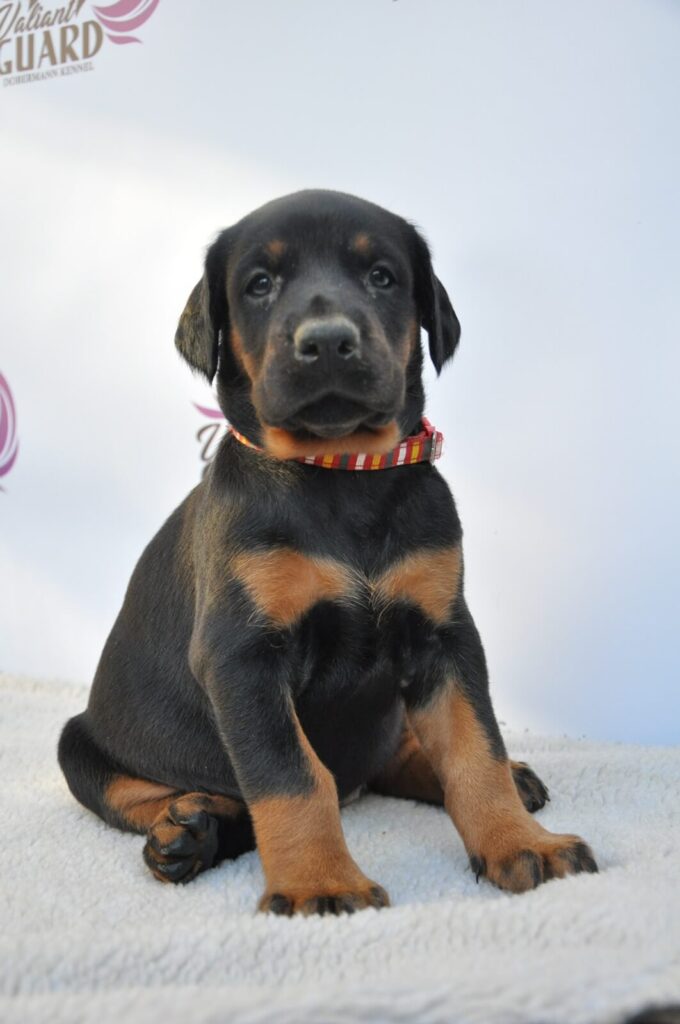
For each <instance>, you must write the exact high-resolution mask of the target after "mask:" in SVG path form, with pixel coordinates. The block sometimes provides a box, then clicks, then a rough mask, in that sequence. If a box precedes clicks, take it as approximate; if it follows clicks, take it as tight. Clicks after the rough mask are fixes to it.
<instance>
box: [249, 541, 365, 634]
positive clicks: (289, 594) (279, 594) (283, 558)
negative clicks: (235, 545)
mask: <svg viewBox="0 0 680 1024" xmlns="http://www.w3.org/2000/svg"><path fill="white" fill-rule="evenodd" d="M232 571H233V573H234V575H235V576H236V578H237V579H239V580H240V581H241V583H242V584H243V586H244V587H245V588H246V590H247V592H248V594H249V596H250V598H251V600H252V601H253V602H254V603H255V604H256V605H257V607H258V608H259V609H260V611H261V612H263V614H264V615H265V616H266V618H267V619H269V620H270V621H271V622H274V623H275V624H276V625H277V626H290V625H292V624H293V623H294V622H296V621H297V620H298V619H300V618H301V617H302V616H303V615H304V614H305V612H306V611H308V610H309V609H310V608H311V607H313V606H314V605H315V604H317V603H318V602H319V601H339V600H341V599H343V598H347V597H350V596H351V594H352V591H353V589H355V588H354V587H353V576H352V572H351V570H350V569H349V568H348V567H347V566H344V565H342V563H341V562H336V561H335V560H334V559H332V558H320V557H318V556H310V555H303V554H301V553H300V552H299V551H293V550H292V549H290V548H273V549H272V550H270V551H250V552H244V553H242V554H240V555H237V556H236V558H235V559H234V561H233V562H232Z"/></svg>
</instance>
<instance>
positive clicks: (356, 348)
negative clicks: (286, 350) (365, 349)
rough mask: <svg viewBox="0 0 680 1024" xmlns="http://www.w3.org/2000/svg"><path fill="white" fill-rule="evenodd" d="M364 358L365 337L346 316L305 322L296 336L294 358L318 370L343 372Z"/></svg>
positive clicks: (315, 318) (294, 335)
mask: <svg viewBox="0 0 680 1024" xmlns="http://www.w3.org/2000/svg"><path fill="white" fill-rule="evenodd" d="M360 355H361V336H360V334H359V330H358V328H357V327H356V325H355V324H353V323H352V321H351V320H349V319H348V318H347V317H346V316H339V315H336V316H325V317H314V318H311V319H308V320H303V321H302V323H301V324H299V325H298V327H297V328H296V330H295V332H294V334H293V356H294V358H295V359H296V360H297V361H298V362H300V363H303V364H306V365H309V366H311V365H314V368H315V369H317V370H321V369H323V370H329V371H333V370H342V369H343V368H344V367H345V366H346V365H347V363H348V361H350V360H353V359H357V358H358V357H359V356H360Z"/></svg>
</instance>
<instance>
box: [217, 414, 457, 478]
mask: <svg viewBox="0 0 680 1024" xmlns="http://www.w3.org/2000/svg"><path fill="white" fill-rule="evenodd" d="M421 424H422V430H421V431H420V433H418V434H411V436H410V437H405V438H404V440H403V441H402V442H401V443H400V444H398V445H397V447H396V448H392V450H391V451H389V452H385V454H384V455H368V454H366V453H365V452H345V453H344V454H342V455H341V454H338V455H306V456H305V455H300V456H296V457H295V458H293V459H291V461H292V462H304V464H305V465H307V466H321V467H322V468H323V469H353V470H358V469H394V468H395V467H396V466H410V465H412V464H413V463H414V462H434V461H435V459H438V458H439V457H440V455H441V453H442V445H443V442H444V435H443V434H442V433H441V431H439V430H435V428H434V427H433V426H432V424H431V423H430V421H429V420H427V419H425V417H424V416H423V417H421ZM229 433H230V434H233V435H234V437H235V438H236V440H237V441H240V442H241V444H245V445H247V447H248V448H254V449H255V451H258V452H262V451H264V448H261V447H260V446H259V445H257V444H253V442H252V441H249V440H248V438H247V437H245V436H244V435H243V434H240V433H239V432H238V430H236V428H235V427H232V426H229Z"/></svg>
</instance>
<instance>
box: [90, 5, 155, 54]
mask: <svg viewBox="0 0 680 1024" xmlns="http://www.w3.org/2000/svg"><path fill="white" fill-rule="evenodd" d="M159 3H160V0H118V2H117V3H115V4H109V6H108V7H95V6H93V7H92V10H93V11H94V15H95V18H96V19H97V21H98V22H99V23H100V25H101V26H102V28H103V29H104V31H105V32H106V38H107V39H109V40H110V41H111V42H112V43H117V44H118V45H120V44H124V43H141V39H138V38H137V36H131V35H129V34H128V33H130V32H134V31H135V30H136V29H138V28H141V27H142V25H143V24H144V23H145V22H147V21H148V20H149V18H150V17H151V15H152V14H153V12H154V11H155V10H156V8H157V7H158V4H159Z"/></svg>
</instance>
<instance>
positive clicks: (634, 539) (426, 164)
mask: <svg viewBox="0 0 680 1024" xmlns="http://www.w3.org/2000/svg"><path fill="white" fill-rule="evenodd" d="M138 34H139V35H140V37H141V38H142V39H143V43H142V45H131V46H118V47H116V46H112V45H110V44H105V46H104V48H103V49H102V51H101V52H100V53H99V54H98V55H97V56H96V58H95V62H94V63H95V70H94V71H93V72H91V73H89V74H83V75H80V76H77V77H76V76H73V77H69V78H64V79H57V80H54V81H49V82H38V83H33V84H30V85H22V86H15V87H12V88H6V87H4V88H3V87H2V86H0V125H1V131H2V141H3V145H2V153H1V158H0V182H1V186H0V223H1V224H2V245H1V246H0V274H1V277H0V280H1V281H2V332H1V334H0V371H2V372H3V373H4V374H5V376H6V377H7V379H8V380H9V382H10V385H11V386H12V388H13V391H14V395H15V400H16V404H17V413H18V419H19V430H20V443H21V450H20V455H19V459H18V461H17V463H16V466H15V468H14V469H13V470H12V472H11V474H10V475H9V476H8V477H7V478H5V481H4V483H5V487H6V493H5V494H0V567H1V568H0V574H1V582H0V668H4V669H6V670H11V671H17V672H25V673H31V674H36V675H40V676H47V677H62V678H63V677H69V678H74V679H79V680H84V681H87V680H89V679H90V678H91V676H92V673H93V671H94V668H95V665H96V661H97V658H98V655H99V652H100V650H101V647H102V645H103V642H104V640H105V637H106V634H107V632H108V630H109V628H110V626H111V624H112V622H113V618H114V616H115V614H116V612H117V609H118V607H119V605H120V602H121V600H122V596H123V592H124V589H125V586H126V583H127V580H128V578H129V576H130V573H131V570H132V567H133V565H134V562H135V560H136V558H137V557H138V555H139V553H140V552H141V549H142V548H143V546H144V545H145V543H146V542H147V541H148V539H149V538H150V537H151V535H152V534H153V533H154V532H155V530H156V529H157V528H158V526H159V525H160V523H161V522H162V521H163V520H164V518H165V517H166V516H167V515H168V514H169V512H170V511H171V510H172V508H174V507H175V505H176V504H178V503H179V501H181V499H182V498H183V496H184V495H185V494H186V492H187V491H188V490H189V488H190V487H191V486H192V485H193V484H194V482H195V481H196V480H197V479H198V475H199V463H198V445H197V443H196V441H195V437H194V435H195V431H196V429H197V427H198V426H199V424H200V418H199V417H198V415H197V414H196V413H195V411H194V410H193V408H192V405H191V402H192V401H199V402H201V401H202V402H204V403H206V404H209V401H210V394H209V390H208V389H207V387H205V386H204V385H202V384H201V383H200V382H199V381H198V380H197V379H195V378H192V377H191V375H190V373H189V371H188V369H186V368H185V367H184V366H183V365H182V364H181V362H180V361H179V359H178V357H177V356H176V354H175V352H174V348H173V335H174V329H175V324H176V321H177V317H178V315H179V313H180V311H181V309H182V306H183V304H184V300H185V298H186V296H187V295H188V293H189V291H190V289H191V287H192V286H193V284H194V282H195V281H196V280H197V278H198V277H199V275H200V272H201V259H202V252H203V249H204V246H205V245H206V244H207V243H208V242H209V241H210V239H211V238H212V236H213V235H214V233H215V232H216V230H217V229H219V228H221V227H224V226H226V225H228V224H229V223H231V222H233V221H234V220H236V219H238V218H239V217H240V216H242V215H243V214H244V213H246V212H247V211H248V210H249V209H251V208H253V207H254V206H257V205H259V204H260V203H261V202H264V201H266V200H267V199H269V198H271V197H273V196H275V195H280V194H283V193H286V192H289V191H293V190H295V189H298V188H305V187H330V188H338V189H342V190H344V191H350V192H355V193H357V194H359V195H362V196H365V197H366V198H368V199H372V200H374V201H376V202H379V203H381V204H382V205H384V206H387V207H388V208H392V209H394V210H395V211H397V212H399V213H401V214H403V215H405V216H407V217H409V218H410V219H412V220H414V221H415V222H416V223H417V224H418V225H419V226H420V227H421V228H422V229H423V230H424V232H425V234H426V235H427V237H428V238H429V240H430V242H431V245H432V248H433V250H434V255H435V262H436V268H437V271H438V273H439V276H440V277H441V279H442V280H443V281H444V283H445V284H446V286H447V288H448V290H449V293H450V295H451V297H452V300H453V302H454V305H455V307H456V309H457V311H458V314H459V316H460V319H461V322H462V326H463V339H462V343H461V347H460V350H459V353H458V355H457V356H456V359H455V361H454V363H453V364H452V365H451V366H450V367H449V368H448V369H447V370H446V371H445V373H444V374H443V376H442V377H441V378H440V379H439V380H438V381H435V380H434V378H433V375H430V377H429V380H428V393H429V406H428V413H429V416H430V418H431V419H432V420H433V421H434V422H435V423H436V424H437V425H438V426H439V427H440V428H442V429H443V430H444V432H445V436H446V456H445V459H444V460H443V463H442V464H441V465H442V470H443V472H444V474H445V475H446V477H447V479H448V481H449V483H450V485H451V487H452V490H453V492H454V494H455V496H456V500H457V502H458V505H459V510H460V513H461V516H462V519H463V524H464V527H465V553H466V566H467V570H466V571H467V589H468V598H469V603H470V605H471V608H472V610H473V614H474V615H475V617H476V619H477V622H478V625H479V627H480V629H481V632H482V636H483V638H484V641H485V646H486V649H487V655H488V659H489V663H490V669H491V675H492V682H493V692H494V696H495V703H496V707H497V710H498V713H499V716H500V718H502V719H503V720H504V721H506V722H508V723H509V724H510V725H513V726H527V727H529V728H531V729H533V730H543V731H545V732H548V733H552V734H561V733H567V734H570V735H586V736H590V737H602V738H609V739H615V740H627V741H640V742H658V743H673V742H678V741H680V687H679V686H678V683H679V682H680V679H679V676H680V672H679V668H680V654H679V650H678V648H679V643H678V611H679V608H680V600H679V599H680V584H679V579H680V557H679V555H678V522H679V521H680V465H679V463H680V455H679V451H680V444H679V442H678V439H679V437H680V406H679V403H678V391H679V387H678V383H679V381H680V313H679V310H678V307H679V291H680V284H679V283H680V258H679V256H678V238H679V237H680V198H679V188H678V182H679V181H680V124H679V122H680V119H679V118H678V101H679V98H680V61H679V60H678V53H680V6H679V5H678V4H677V3H675V2H671V0H639V2H632V0H576V2H572V3H570V4H558V3H556V2H548V3H546V2H545V0H525V2H520V0H497V2H493V0H480V2H477V3H475V4H471V3H463V2H462V0H460V2H459V0H396V2H390V0H341V2H340V0H339V2H337V3H319V2H318V0H259V2H258V3H257V4H252V3H247V2H246V0H242V2H236V0H201V2H200V3H195V4H187V3H183V2H181V0H161V3H160V5H159V7H158V9H157V11H156V12H155V13H154V15H153V16H152V18H151V20H150V21H149V22H148V23H147V24H146V25H145V26H144V27H143V28H142V29H141V30H140V31H139V33H138Z"/></svg>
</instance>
